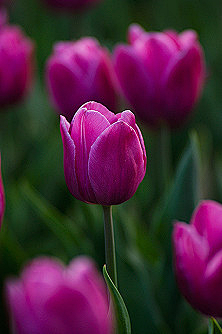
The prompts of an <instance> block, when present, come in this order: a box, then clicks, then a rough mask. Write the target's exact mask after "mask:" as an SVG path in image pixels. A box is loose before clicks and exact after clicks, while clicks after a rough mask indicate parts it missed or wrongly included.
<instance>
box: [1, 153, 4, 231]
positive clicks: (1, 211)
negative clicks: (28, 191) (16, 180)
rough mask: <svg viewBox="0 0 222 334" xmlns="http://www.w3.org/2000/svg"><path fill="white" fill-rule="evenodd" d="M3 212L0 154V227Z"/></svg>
mask: <svg viewBox="0 0 222 334" xmlns="http://www.w3.org/2000/svg"><path fill="white" fill-rule="evenodd" d="M4 212H5V194H4V187H3V182H2V175H1V156H0V227H1V224H2V221H3V217H4Z"/></svg>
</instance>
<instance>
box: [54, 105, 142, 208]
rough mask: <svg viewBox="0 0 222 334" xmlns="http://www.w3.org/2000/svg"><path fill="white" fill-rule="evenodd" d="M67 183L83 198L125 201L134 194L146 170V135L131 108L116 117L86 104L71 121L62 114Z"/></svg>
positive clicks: (72, 190)
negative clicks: (144, 135)
mask: <svg viewBox="0 0 222 334" xmlns="http://www.w3.org/2000/svg"><path fill="white" fill-rule="evenodd" d="M60 128H61V134H62V140H63V147H64V170H65V179H66V183H67V186H68V188H69V190H70V192H71V193H72V195H73V196H74V197H76V198H78V199H79V200H81V201H84V202H88V203H98V204H102V205H112V204H120V203H122V202H125V201H127V200H128V199H129V198H131V197H132V196H133V194H134V193H135V191H136V190H137V187H138V186H139V184H140V182H141V181H142V179H143V177H144V174H145V170H146V151H145V147H144V142H143V138H142V135H141V132H140V130H139V128H138V126H137V125H136V123H135V116H134V115H133V113H132V112H131V111H129V110H126V111H123V112H122V113H119V114H117V115H115V114H113V113H112V112H111V111H109V110H108V109H107V108H105V107H104V106H103V105H102V104H99V103H96V102H88V103H86V104H84V105H83V106H82V107H81V108H79V110H78V111H77V113H76V114H75V116H74V117H73V119H72V122H71V125H70V124H69V123H68V122H67V121H66V119H65V117H63V116H61V121H60Z"/></svg>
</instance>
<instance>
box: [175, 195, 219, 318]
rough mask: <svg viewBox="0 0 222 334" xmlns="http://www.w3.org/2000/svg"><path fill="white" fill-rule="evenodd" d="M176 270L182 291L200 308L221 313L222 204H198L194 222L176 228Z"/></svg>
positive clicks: (177, 224)
mask: <svg viewBox="0 0 222 334" xmlns="http://www.w3.org/2000/svg"><path fill="white" fill-rule="evenodd" d="M173 243H174V256H175V272H176V277H177V281H178V285H179V288H180V291H181V292H182V294H183V295H184V297H185V298H186V299H187V300H188V302H189V303H190V304H191V305H192V306H193V307H194V308H195V309H197V310H199V311H200V312H202V313H204V314H206V315H209V316H214V317H220V318H221V317H222V285H221V282H222V205H221V204H219V203H216V202H214V201H203V202H201V203H200V204H199V206H198V207H197V209H196V211H195V212H194V214H193V217H192V219H191V224H190V225H188V224H185V223H180V222H178V223H176V224H175V226H174V232H173Z"/></svg>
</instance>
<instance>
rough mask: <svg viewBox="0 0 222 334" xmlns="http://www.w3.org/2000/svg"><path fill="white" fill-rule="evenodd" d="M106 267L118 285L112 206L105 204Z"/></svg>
mask: <svg viewBox="0 0 222 334" xmlns="http://www.w3.org/2000/svg"><path fill="white" fill-rule="evenodd" d="M103 213H104V233H105V249H106V267H107V271H108V274H109V276H110V278H111V279H112V281H113V283H114V284H115V286H116V287H117V270H116V252H115V241H114V230H113V218H112V206H103Z"/></svg>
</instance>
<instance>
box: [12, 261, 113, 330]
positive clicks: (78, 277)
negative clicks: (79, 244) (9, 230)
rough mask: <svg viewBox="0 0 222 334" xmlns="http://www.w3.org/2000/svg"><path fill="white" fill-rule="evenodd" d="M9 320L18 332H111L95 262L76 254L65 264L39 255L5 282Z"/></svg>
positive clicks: (101, 282)
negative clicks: (65, 265) (19, 275)
mask: <svg viewBox="0 0 222 334" xmlns="http://www.w3.org/2000/svg"><path fill="white" fill-rule="evenodd" d="M6 298H7V301H8V305H9V309H10V313H11V318H12V324H13V327H14V328H15V333H17V334H18V333H19V334H34V333H36V334H37V333H38V334H52V333H53V334H61V333H62V334H71V333H75V334H111V320H110V318H111V317H110V316H108V309H109V304H108V298H107V295H106V288H105V284H104V282H103V280H102V277H101V276H100V274H99V273H98V272H97V270H96V267H95V265H94V263H93V262H92V261H91V260H90V259H88V258H86V257H79V258H77V259H75V260H74V261H72V262H71V263H70V265H69V266H68V267H67V268H65V267H64V266H63V265H62V264H61V263H60V262H58V261H56V260H54V259H50V258H38V259H36V260H34V261H33V262H32V263H31V264H30V265H29V266H28V267H26V268H25V269H24V271H23V272H22V275H21V277H20V278H19V279H14V280H8V281H7V284H6Z"/></svg>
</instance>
